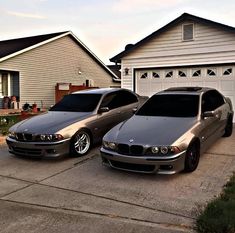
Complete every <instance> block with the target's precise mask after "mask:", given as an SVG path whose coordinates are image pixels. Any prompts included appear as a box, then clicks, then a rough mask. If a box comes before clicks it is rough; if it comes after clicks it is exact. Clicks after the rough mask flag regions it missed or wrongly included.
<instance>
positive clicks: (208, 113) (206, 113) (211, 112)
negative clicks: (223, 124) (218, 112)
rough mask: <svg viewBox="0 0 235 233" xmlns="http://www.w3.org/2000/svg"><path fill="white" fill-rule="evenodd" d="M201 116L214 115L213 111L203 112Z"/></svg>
mask: <svg viewBox="0 0 235 233" xmlns="http://www.w3.org/2000/svg"><path fill="white" fill-rule="evenodd" d="M202 117H203V118H205V117H215V112H214V111H207V112H204V113H202Z"/></svg>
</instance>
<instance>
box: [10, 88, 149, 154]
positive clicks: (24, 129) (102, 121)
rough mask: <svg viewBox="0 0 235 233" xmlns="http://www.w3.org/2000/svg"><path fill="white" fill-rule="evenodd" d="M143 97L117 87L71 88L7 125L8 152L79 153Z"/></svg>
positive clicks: (126, 114) (131, 110) (136, 105)
mask: <svg viewBox="0 0 235 233" xmlns="http://www.w3.org/2000/svg"><path fill="white" fill-rule="evenodd" d="M143 101H144V98H141V97H140V96H138V95H136V94H135V93H133V92H131V91H129V90H125V89H120V88H101V89H93V90H85V91H79V92H74V93H72V94H70V95H67V96H64V98H63V99H62V100H61V101H60V102H58V103H57V104H55V105H54V106H53V107H52V108H51V109H50V110H49V111H48V112H47V113H44V114H41V115H38V116H35V117H32V118H30V119H26V120H24V121H21V122H19V123H17V124H15V125H14V126H12V127H11V128H10V130H9V131H10V134H9V136H8V137H7V139H6V142H7V144H8V147H9V152H10V153H13V154H15V155H22V156H33V157H44V156H46V157H58V156H63V155H66V154H70V155H73V156H81V155H84V154H86V153H87V152H88V151H89V149H90V147H91V146H92V144H94V143H96V142H98V141H101V139H102V137H103V135H104V134H105V133H106V132H107V131H108V130H109V129H111V128H112V127H113V126H115V125H116V124H118V123H119V122H121V121H124V120H126V119H128V118H129V117H131V116H132V115H133V108H136V107H138V106H139V104H140V103H141V102H143Z"/></svg>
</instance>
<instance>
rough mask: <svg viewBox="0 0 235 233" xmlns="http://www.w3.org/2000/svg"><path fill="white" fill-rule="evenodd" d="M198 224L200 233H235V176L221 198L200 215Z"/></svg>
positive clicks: (211, 203)
mask: <svg viewBox="0 0 235 233" xmlns="http://www.w3.org/2000/svg"><path fill="white" fill-rule="evenodd" d="M196 224H197V226H196V229H197V231H198V232H200V233H235V175H234V176H233V177H232V178H231V179H230V181H229V182H228V183H227V185H226V186H225V189H224V191H223V193H222V194H221V196H220V197H219V198H217V199H215V200H213V201H212V202H210V203H209V204H208V205H207V207H206V208H205V210H204V211H203V212H201V213H200V215H199V216H198V218H197V223H196Z"/></svg>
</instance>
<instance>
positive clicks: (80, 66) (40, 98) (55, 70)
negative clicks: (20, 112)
mask: <svg viewBox="0 0 235 233" xmlns="http://www.w3.org/2000/svg"><path fill="white" fill-rule="evenodd" d="M0 69H3V70H9V71H17V72H19V74H20V101H21V103H22V104H24V103H25V102H28V103H31V104H32V103H37V104H38V106H39V107H48V106H50V105H52V104H54V103H55V85H56V83H72V84H73V85H82V84H83V83H85V80H86V79H92V80H94V86H97V87H109V86H113V85H114V83H113V81H112V77H111V75H110V74H108V73H107V72H106V71H105V70H104V69H103V68H102V67H101V66H100V65H99V64H97V62H96V61H95V60H94V59H93V58H91V56H90V55H89V54H87V52H86V51H84V50H83V49H82V48H81V47H80V46H79V45H78V44H77V43H76V42H75V41H74V40H73V39H72V38H71V37H70V36H69V35H68V36H65V37H62V38H60V39H57V40H54V41H52V42H50V43H47V44H44V45H42V46H40V47H37V48H35V49H32V50H29V51H27V52H25V53H22V54H20V55H17V56H15V57H13V58H10V59H8V60H6V61H3V62H1V63H0ZM79 70H81V72H82V73H81V74H79V72H78V71H79ZM41 103H43V104H41ZM42 105H43V106H42Z"/></svg>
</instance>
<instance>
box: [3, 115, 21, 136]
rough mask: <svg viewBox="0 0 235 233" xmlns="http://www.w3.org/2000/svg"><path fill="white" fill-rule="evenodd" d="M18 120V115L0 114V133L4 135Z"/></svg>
mask: <svg viewBox="0 0 235 233" xmlns="http://www.w3.org/2000/svg"><path fill="white" fill-rule="evenodd" d="M20 120H21V119H20V116H19V115H9V116H0V134H2V135H6V134H7V133H8V130H9V128H10V127H11V126H12V125H14V124H15V123H17V122H19V121H20Z"/></svg>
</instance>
